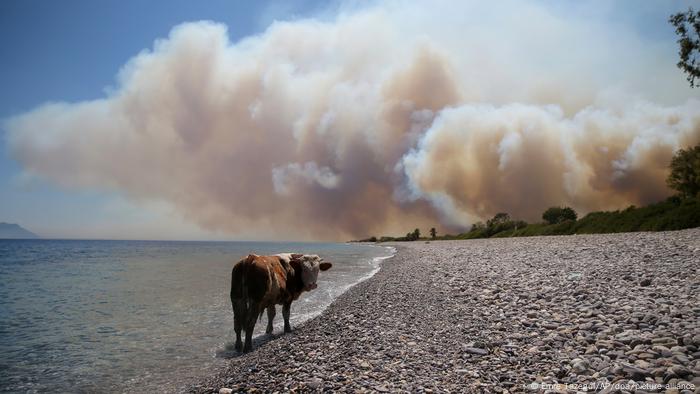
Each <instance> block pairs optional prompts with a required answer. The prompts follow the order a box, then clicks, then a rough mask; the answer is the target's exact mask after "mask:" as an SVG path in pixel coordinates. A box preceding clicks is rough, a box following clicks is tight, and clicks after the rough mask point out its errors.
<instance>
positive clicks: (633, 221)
mask: <svg viewBox="0 0 700 394" xmlns="http://www.w3.org/2000/svg"><path fill="white" fill-rule="evenodd" d="M669 167H670V173H669V176H668V178H667V184H668V186H669V187H670V188H671V189H674V190H675V191H676V192H677V194H675V195H673V196H671V197H669V198H667V199H666V200H664V201H660V202H657V203H654V204H650V205H647V206H643V207H636V206H634V205H631V206H629V207H627V208H626V209H622V210H616V211H598V212H590V213H588V214H586V215H585V216H583V217H581V218H579V217H578V214H577V213H576V211H575V210H574V209H573V208H571V207H566V206H563V207H549V208H547V209H546V210H545V211H544V212H543V213H542V220H543V222H540V223H527V222H525V221H524V220H517V219H513V218H511V216H510V215H509V214H508V213H506V212H499V213H497V214H496V215H494V216H493V217H492V218H491V219H489V220H487V221H486V223H483V222H476V223H474V224H472V226H471V228H470V229H469V231H466V232H462V233H459V234H444V235H441V236H437V232H436V231H435V228H431V229H430V235H431V237H430V238H427V237H424V238H421V236H420V229H415V230H413V231H412V232H409V233H408V234H406V236H405V237H388V236H383V237H380V238H377V237H371V238H367V239H363V240H360V242H387V241H418V240H429V239H431V240H440V239H442V240H448V239H476V238H500V237H529V236H536V235H571V234H599V233H620V232H635V231H667V230H682V229H686V228H693V227H700V145H697V146H695V147H690V148H687V149H680V150H679V151H678V152H677V153H676V154H675V155H674V156H673V159H672V160H671V163H670V166H669Z"/></svg>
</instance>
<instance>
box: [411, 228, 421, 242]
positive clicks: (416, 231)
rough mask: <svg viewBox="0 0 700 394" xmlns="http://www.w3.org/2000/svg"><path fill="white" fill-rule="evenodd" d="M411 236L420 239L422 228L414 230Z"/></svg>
mask: <svg viewBox="0 0 700 394" xmlns="http://www.w3.org/2000/svg"><path fill="white" fill-rule="evenodd" d="M411 236H412V238H413V239H414V240H417V239H419V238H420V230H419V229H415V230H413V233H412V234H411Z"/></svg>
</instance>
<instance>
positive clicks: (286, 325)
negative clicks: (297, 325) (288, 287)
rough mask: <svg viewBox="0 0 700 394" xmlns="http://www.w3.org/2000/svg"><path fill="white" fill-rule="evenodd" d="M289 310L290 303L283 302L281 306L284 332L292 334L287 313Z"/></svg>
mask: <svg viewBox="0 0 700 394" xmlns="http://www.w3.org/2000/svg"><path fill="white" fill-rule="evenodd" d="M291 308H292V303H291V302H285V303H284V304H283V305H282V317H283V318H284V332H292V326H291V325H289V312H290V310H291Z"/></svg>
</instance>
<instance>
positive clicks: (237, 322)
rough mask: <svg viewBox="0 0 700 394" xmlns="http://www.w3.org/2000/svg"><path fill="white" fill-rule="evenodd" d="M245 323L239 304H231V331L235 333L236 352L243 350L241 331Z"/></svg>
mask: <svg viewBox="0 0 700 394" xmlns="http://www.w3.org/2000/svg"><path fill="white" fill-rule="evenodd" d="M244 321H245V314H244V313H243V311H242V310H241V305H240V302H235V301H234V302H233V330H234V331H236V345H235V348H236V351H237V352H240V351H241V349H242V348H243V344H242V343H241V329H242V328H243V323H244Z"/></svg>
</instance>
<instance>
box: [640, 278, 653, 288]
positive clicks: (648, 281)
mask: <svg viewBox="0 0 700 394" xmlns="http://www.w3.org/2000/svg"><path fill="white" fill-rule="evenodd" d="M639 285H640V286H643V287H646V286H649V285H651V279H642V281H641V282H639Z"/></svg>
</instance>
